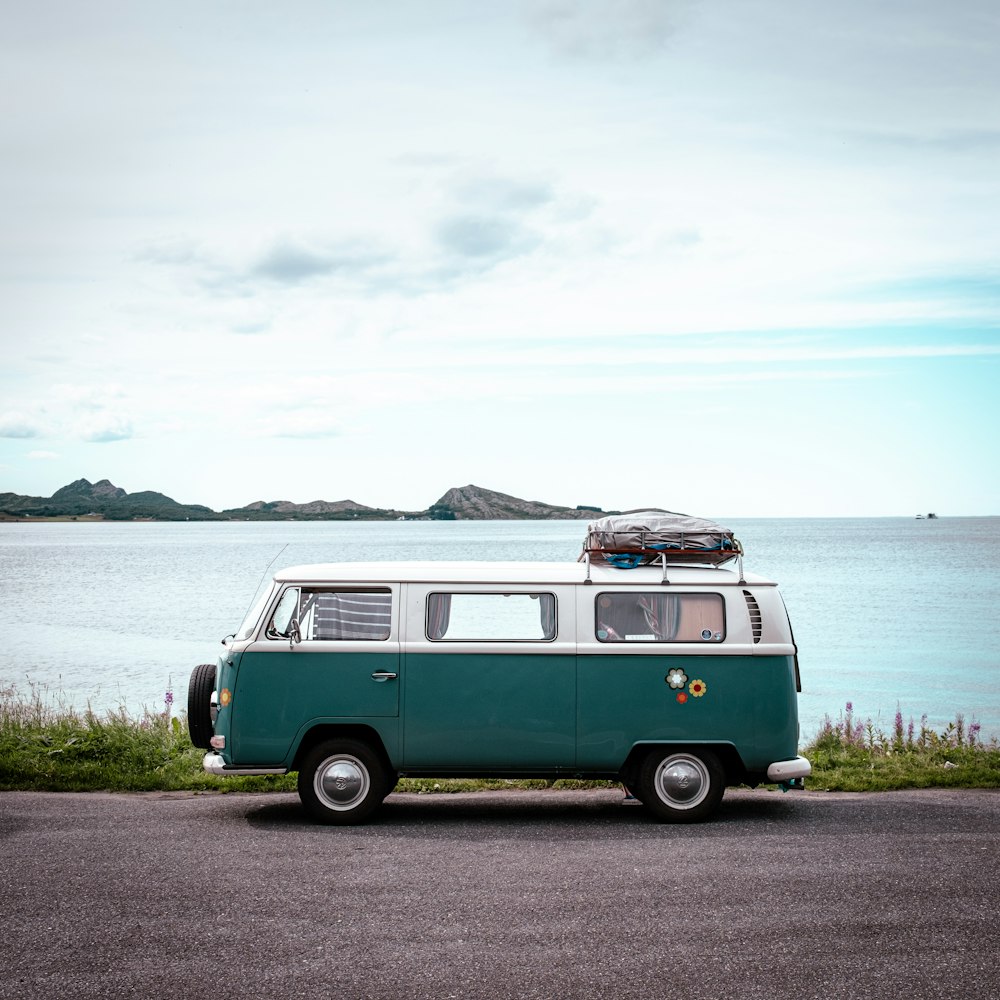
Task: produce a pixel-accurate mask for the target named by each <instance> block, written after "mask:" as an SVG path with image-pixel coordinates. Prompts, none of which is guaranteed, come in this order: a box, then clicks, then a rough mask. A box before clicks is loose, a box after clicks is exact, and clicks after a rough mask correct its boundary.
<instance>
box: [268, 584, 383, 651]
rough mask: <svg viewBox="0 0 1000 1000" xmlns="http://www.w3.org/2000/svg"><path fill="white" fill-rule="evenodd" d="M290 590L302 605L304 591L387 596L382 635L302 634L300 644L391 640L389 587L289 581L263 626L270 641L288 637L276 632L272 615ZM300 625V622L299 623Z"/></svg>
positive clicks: (283, 640) (283, 633)
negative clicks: (387, 615)
mask: <svg viewBox="0 0 1000 1000" xmlns="http://www.w3.org/2000/svg"><path fill="white" fill-rule="evenodd" d="M290 590H297V591H298V592H299V599H298V605H299V607H301V605H302V595H303V593H305V592H309V593H312V594H381V595H384V596H388V598H389V623H388V627H387V630H386V634H385V635H384V636H379V637H378V638H373V637H370V636H350V637H344V638H323V639H312V638H306V637H305V636H303V637H302V638H301V640H300V643H301V644H303V645H304V644H309V645H312V644H316V643H323V642H338V643H339V642H366V643H367V642H389V641H391V640H392V636H393V624H394V622H395V616H396V613H397V612H396V610H395V602H394V601H393V591H392V588H391V587H385V586H382V587H365V586H360V587H355V586H340V585H338V584H305V583H290V584H288V585H287V586H286V587H285V588H284V589H283V590H282V591H281V593H280V594H279V595H278V598H277V600H276V601H275V602H274V605H273V607H272V608H271V613H270V615H269V617H268V619H267V624H266V625H265V626H264V637H265V638H266V639H268V640H270V641H271V642H287V641H288V639H289V636H288V633H287V632H277V631H275V630H274V629H273V628H272V626H273V624H274V615H275V613H276V612H277V610H278V607H279V606H280V604H281V601H282V599H283V598H284V596H285V594H287V593H288V592H289V591H290ZM300 626H301V623H300Z"/></svg>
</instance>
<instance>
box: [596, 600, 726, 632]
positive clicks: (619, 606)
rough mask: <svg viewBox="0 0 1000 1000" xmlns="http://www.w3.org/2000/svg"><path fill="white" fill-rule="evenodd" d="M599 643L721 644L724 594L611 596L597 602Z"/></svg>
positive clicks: (724, 622)
mask: <svg viewBox="0 0 1000 1000" xmlns="http://www.w3.org/2000/svg"><path fill="white" fill-rule="evenodd" d="M595 611H596V615H595V626H594V628H595V635H596V636H597V639H598V641H599V642H722V640H723V639H725V637H726V614H725V604H724V602H723V600H722V595H721V594H674V593H670V594H664V593H663V592H662V591H653V592H652V593H635V592H629V593H611V594H598V595H597V597H596V599H595Z"/></svg>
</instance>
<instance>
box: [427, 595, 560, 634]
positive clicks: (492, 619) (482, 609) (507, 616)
mask: <svg viewBox="0 0 1000 1000" xmlns="http://www.w3.org/2000/svg"><path fill="white" fill-rule="evenodd" d="M555 637H556V598H555V595H554V594H455V593H452V594H428V595H427V638H428V639H432V640H434V641H436V642H437V641H451V642H459V641H464V642H480V641H482V642H488V641H496V642H505V641H506V642H519V641H530V640H534V641H538V640H542V641H548V640H551V639H554V638H555Z"/></svg>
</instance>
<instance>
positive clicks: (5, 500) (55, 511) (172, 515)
mask: <svg viewBox="0 0 1000 1000" xmlns="http://www.w3.org/2000/svg"><path fill="white" fill-rule="evenodd" d="M0 512H2V513H5V514H8V515H10V516H11V517H82V516H84V515H86V514H99V515H100V516H101V517H103V518H105V519H106V520H108V521H132V520H135V519H136V518H151V519H153V520H155V521H185V520H191V521H204V520H218V519H220V515H219V514H216V513H215V512H214V511H213V510H212V509H211V508H209V507H203V506H201V505H198V504H180V503H177V501H176V500H171V499H170V497H168V496H164V495H163V494H162V493H151V492H148V491H147V492H143V493H126V492H125V490H123V489H121V488H120V487H118V486H115V485H114V484H113V483H111V482H109V481H108V480H107V479H101V480H100V481H98V482H96V483H91V482H89V481H88V480H86V479H78V480H77V481H76V482H75V483H70V484H69V485H68V486H64V487H62V489H59V490H56V491H55V493H53V494H52V496H51V497H49V498H48V499H45V498H43V497H25V496H18V495H17V494H15V493H0Z"/></svg>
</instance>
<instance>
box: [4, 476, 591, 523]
mask: <svg viewBox="0 0 1000 1000" xmlns="http://www.w3.org/2000/svg"><path fill="white" fill-rule="evenodd" d="M604 513H605V512H604V511H602V510H600V509H599V508H597V507H585V506H579V507H560V506H556V505H553V504H547V503H543V502H542V501H540V500H521V499H519V498H518V497H513V496H509V495H508V494H506V493H497V492H495V491H493V490H487V489H483V488H482V487H480V486H472V485H469V486H461V487H455V488H453V489H450V490H448V492H447V493H445V494H444V496H442V497H441V499H440V500H438V501H437V502H436V503H433V504H431V506H430V507H428V508H427V509H426V510H418V511H403V510H394V509H386V508H380V507H367V506H365V505H364V504H360V503H357V502H356V501H354V500H335V501H328V500H313V501H311V502H309V503H302V504H297V503H292V502H291V501H289V500H271V501H264V500H256V501H254V502H253V503H250V504H247V505H246V506H245V507H233V508H230V509H227V510H223V511H221V512H216V511H214V510H212V509H211V508H210V507H205V506H202V505H200V504H181V503H178V502H177V501H176V500H173V499H171V498H170V497H168V496H164V495H163V494H162V493H153V492H150V491H144V492H141V493H126V492H125V490H123V489H121V487H118V486H115V485H114V484H113V483H112V482H110V481H109V480H107V479H101V480H99V481H98V482H96V483H91V482H90V481H89V480H86V479H78V480H77V481H76V482H74V483H70V484H69V485H68V486H63V487H62V488H61V489H58V490H56V492H55V493H53V494H52V496H51V497H48V498H45V497H29V496H21V495H19V494H16V493H0V516H5V517H7V518H11V517H14V518H29V517H84V516H86V515H88V514H93V515H97V516H99V517H102V518H104V519H105V520H109V521H131V520H136V519H151V520H155V521H234V520H239V521H289V520H294V521H348V520H351V521H354V520H359V521H360V520H367V521H397V520H401V519H406V520H437V521H511V520H587V519H590V518H594V517H600V516H601V515H602V514H604Z"/></svg>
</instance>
